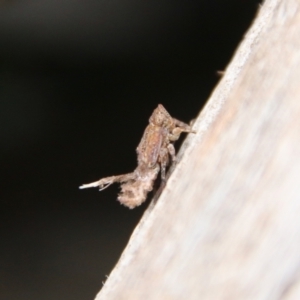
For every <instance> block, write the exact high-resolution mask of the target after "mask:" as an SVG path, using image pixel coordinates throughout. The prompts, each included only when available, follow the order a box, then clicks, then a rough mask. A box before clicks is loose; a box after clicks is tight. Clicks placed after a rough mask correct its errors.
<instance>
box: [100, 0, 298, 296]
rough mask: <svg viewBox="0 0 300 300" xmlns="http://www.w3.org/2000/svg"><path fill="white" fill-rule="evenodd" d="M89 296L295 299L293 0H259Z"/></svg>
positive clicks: (295, 13) (295, 5)
mask: <svg viewBox="0 0 300 300" xmlns="http://www.w3.org/2000/svg"><path fill="white" fill-rule="evenodd" d="M194 129H196V131H197V134H196V135H194V136H192V135H190V136H189V137H188V139H187V141H186V143H185V145H184V149H183V150H182V151H181V153H182V156H181V160H180V162H179V163H178V165H177V166H176V168H175V170H174V172H173V173H172V175H171V177H170V178H169V180H168V182H167V186H166V187H165V188H164V190H163V192H162V194H161V196H160V198H159V199H158V200H157V201H153V203H152V204H151V205H150V207H149V209H148V210H147V211H146V213H145V215H144V216H143V218H142V220H141V222H140V224H139V225H138V226H137V228H136V230H135V231H134V233H133V235H132V237H131V239H130V241H129V244H128V246H127V248H126V249H125V250H124V253H123V255H122V256H121V258H120V260H119V262H118V264H117V265H116V267H115V269H114V270H113V271H112V273H111V274H110V276H109V277H108V279H107V281H106V283H105V285H104V287H103V288H102V290H101V291H100V293H99V294H98V295H97V297H96V299H97V300H100V299H109V300H111V299H118V300H121V299H126V300H127V299H131V300H132V299H189V300H190V299H197V300H198V299H209V300H212V299H213V300H215V299H230V300H232V299H233V300H234V299H244V300H245V299H256V300H257V299H286V300H287V299H300V1H299V0H284V1H280V0H269V1H265V2H264V4H263V5H262V7H261V9H260V11H259V12H258V15H257V18H256V20H255V21H254V23H253V25H252V27H251V28H250V29H249V31H248V33H247V34H246V36H245V38H244V40H243V41H242V43H241V45H240V46H239V47H238V49H237V52H236V53H235V55H234V58H233V60H232V61H231V63H230V64H229V66H228V67H227V69H226V71H225V75H224V76H223V78H222V80H221V81H220V83H219V85H218V86H217V87H216V89H215V91H214V92H213V93H212V95H211V98H210V99H209V101H208V103H207V105H206V106H205V108H204V109H203V110H202V112H201V113H200V115H199V117H198V119H197V121H196V123H195V125H194Z"/></svg>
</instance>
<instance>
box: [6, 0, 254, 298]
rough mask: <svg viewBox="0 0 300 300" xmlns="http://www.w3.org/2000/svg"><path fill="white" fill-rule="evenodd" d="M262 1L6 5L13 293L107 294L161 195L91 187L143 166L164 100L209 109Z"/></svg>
mask: <svg viewBox="0 0 300 300" xmlns="http://www.w3.org/2000/svg"><path fill="white" fill-rule="evenodd" d="M258 5H259V2H258V1H253V0H245V1H240V0H231V1H222V0H215V1H211V0H201V1H176V0H175V1H165V0H159V1H155V0H154V1H147V0H145V1H136V0H123V1H120V0H111V1H107V0H102V1H101V0H98V1H95V0H84V1H79V0H52V1H50V0H6V1H0V57H1V60H0V143H1V147H0V164H1V165H0V167H1V168H0V172H1V189H0V203H1V209H0V241H1V247H0V299H5V300H12V299H14V300H23V299H30V300H35V299H43V300H48V299H49V300H50V299H57V300H59V299H72V300H77V299H78V300H79V299H80V300H82V299H93V298H94V296H95V294H96V293H97V292H98V291H99V289H100V288H101V286H102V281H105V279H106V275H108V274H109V273H110V270H111V269H112V268H113V266H114V265H115V263H116V262H117V260H118V258H119V256H120V254H121V252H122V250H123V248H124V247H125V245H126V243H127V241H128V239H129V237H130V235H131V233H132V231H133V229H134V227H135V226H136V224H137V223H138V221H139V219H140V218H141V216H142V214H143V212H144V210H145V209H146V207H147V205H148V203H149V201H147V202H146V203H145V204H144V205H142V206H141V207H139V208H137V209H135V210H129V209H128V208H126V207H124V206H121V205H120V204H119V203H118V202H117V201H116V196H117V193H118V186H117V185H116V186H112V187H110V188H109V189H107V190H105V191H103V192H101V193H99V192H98V191H97V189H91V190H78V186H79V185H80V184H82V183H88V182H90V181H95V180H97V179H99V178H101V177H105V176H110V175H117V174H122V173H127V172H130V171H132V170H133V169H134V168H135V166H136V153H135V149H136V146H137V145H138V143H139V140H140V138H141V136H142V133H143V131H144V128H145V127H146V125H147V122H148V118H149V116H150V115H151V113H152V111H153V109H154V108H155V107H156V106H157V104H158V103H162V104H163V105H164V106H165V107H166V108H167V110H168V111H169V112H170V113H171V115H172V116H174V117H176V118H178V119H180V120H182V121H185V122H189V120H191V119H192V118H194V117H196V115H197V114H198V112H199V111H200V109H201V107H202V106H203V105H204V103H205V101H206V99H207V97H208V96H209V94H210V93H211V91H212V89H213V87H214V86H215V85H216V83H217V82H218V80H219V77H218V75H217V71H218V70H223V69H224V68H225V67H226V65H227V64H228V62H229V60H230V58H231V57H232V55H233V53H234V51H235V49H236V47H237V45H238V43H239V42H240V41H241V39H242V38H243V35H244V33H245V32H246V30H247V29H248V28H249V26H250V24H251V22H252V20H253V18H254V16H255V14H256V13H257V10H258ZM183 205H184V203H183ZM175 221H176V220H174V222H175Z"/></svg>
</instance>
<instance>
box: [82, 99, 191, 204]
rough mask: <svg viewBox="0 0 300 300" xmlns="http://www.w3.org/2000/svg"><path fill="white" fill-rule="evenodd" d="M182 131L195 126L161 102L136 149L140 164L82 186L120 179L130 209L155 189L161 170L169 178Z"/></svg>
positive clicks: (106, 184) (102, 186)
mask: <svg viewBox="0 0 300 300" xmlns="http://www.w3.org/2000/svg"><path fill="white" fill-rule="evenodd" d="M182 132H192V133H195V131H193V130H192V128H191V127H190V126H189V125H188V124H185V123H183V122H181V121H179V120H177V119H175V118H172V117H171V116H170V114H169V113H168V112H167V110H166V109H165V108H164V107H163V106H162V105H161V104H159V105H158V107H157V108H156V109H155V110H154V111H153V113H152V115H151V117H150V119H149V125H148V126H147V127H146V129H145V131H144V134H143V137H142V139H141V141H140V143H139V145H138V147H137V149H136V152H137V161H138V165H137V167H136V169H135V170H134V171H133V172H132V173H127V174H123V175H117V176H110V177H105V178H102V179H100V180H98V181H95V182H92V183H88V184H83V185H82V186H80V187H79V188H80V189H85V188H90V187H99V190H100V191H102V190H104V189H106V188H107V187H109V186H110V185H111V184H113V183H116V182H119V183H120V184H121V192H120V194H119V195H118V200H119V201H120V202H121V204H123V205H125V206H127V207H129V208H130V209H132V208H134V207H136V206H139V205H141V204H142V203H143V202H144V201H145V200H146V197H147V194H148V192H150V191H151V190H152V189H153V184H154V181H155V179H156V178H157V175H158V173H159V171H160V172H161V178H162V180H163V181H165V180H166V167H167V166H168V165H169V163H170V158H171V159H172V161H173V162H174V161H176V156H175V148H174V146H173V143H174V142H175V141H176V140H178V139H179V136H180V134H181V133H182Z"/></svg>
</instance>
